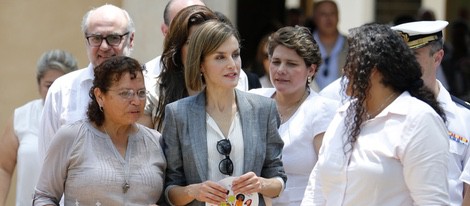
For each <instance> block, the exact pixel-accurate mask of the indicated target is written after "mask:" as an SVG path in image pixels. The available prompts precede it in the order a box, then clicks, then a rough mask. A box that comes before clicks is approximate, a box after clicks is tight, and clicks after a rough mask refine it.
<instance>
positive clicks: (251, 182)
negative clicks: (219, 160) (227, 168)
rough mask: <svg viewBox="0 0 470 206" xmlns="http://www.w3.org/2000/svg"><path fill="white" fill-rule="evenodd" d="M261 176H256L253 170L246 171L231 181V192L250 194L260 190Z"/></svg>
mask: <svg viewBox="0 0 470 206" xmlns="http://www.w3.org/2000/svg"><path fill="white" fill-rule="evenodd" d="M261 181H262V178H260V177H258V176H256V174H255V173H254V172H248V173H245V174H244V175H242V176H240V177H238V178H236V179H235V180H233V182H232V190H233V194H240V193H243V194H251V193H254V192H260V191H261V187H262V184H261Z"/></svg>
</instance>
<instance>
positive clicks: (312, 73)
mask: <svg viewBox="0 0 470 206" xmlns="http://www.w3.org/2000/svg"><path fill="white" fill-rule="evenodd" d="M307 71H308V74H307V75H308V76H309V77H314V76H315V74H317V71H318V65H316V64H311V65H310V66H309V67H308V68H307Z"/></svg>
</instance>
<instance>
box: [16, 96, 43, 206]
mask: <svg viewBox="0 0 470 206" xmlns="http://www.w3.org/2000/svg"><path fill="white" fill-rule="evenodd" d="M42 107H43V100H42V99H36V100H33V101H30V102H28V103H27V104H25V105H23V106H21V107H18V108H16V109H15V113H14V117H13V127H14V132H15V135H16V136H17V137H18V142H19V145H18V153H17V164H16V165H17V167H16V171H17V176H18V177H17V180H16V205H17V206H25V205H31V202H32V201H33V194H34V187H35V186H36V183H37V182H38V178H39V172H40V165H39V157H38V134H39V125H40V122H39V118H40V117H41V112H42Z"/></svg>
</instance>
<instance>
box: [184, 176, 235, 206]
mask: <svg viewBox="0 0 470 206" xmlns="http://www.w3.org/2000/svg"><path fill="white" fill-rule="evenodd" d="M228 192H229V191H228V190H227V189H225V188H224V187H223V186H221V185H220V184H218V183H216V182H213V181H205V182H203V183H199V184H193V185H190V186H188V187H187V193H188V195H189V196H191V197H193V198H194V199H196V200H198V201H200V202H207V203H211V204H215V205H219V203H221V202H225V199H226V198H227V195H228Z"/></svg>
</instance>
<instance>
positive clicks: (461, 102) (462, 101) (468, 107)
mask: <svg viewBox="0 0 470 206" xmlns="http://www.w3.org/2000/svg"><path fill="white" fill-rule="evenodd" d="M450 96H451V98H452V101H454V102H455V103H457V104H460V105H462V106H463V107H465V108H467V109H470V103H468V102H466V101H464V100H462V99H459V98H458V97H456V96H454V95H450Z"/></svg>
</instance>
